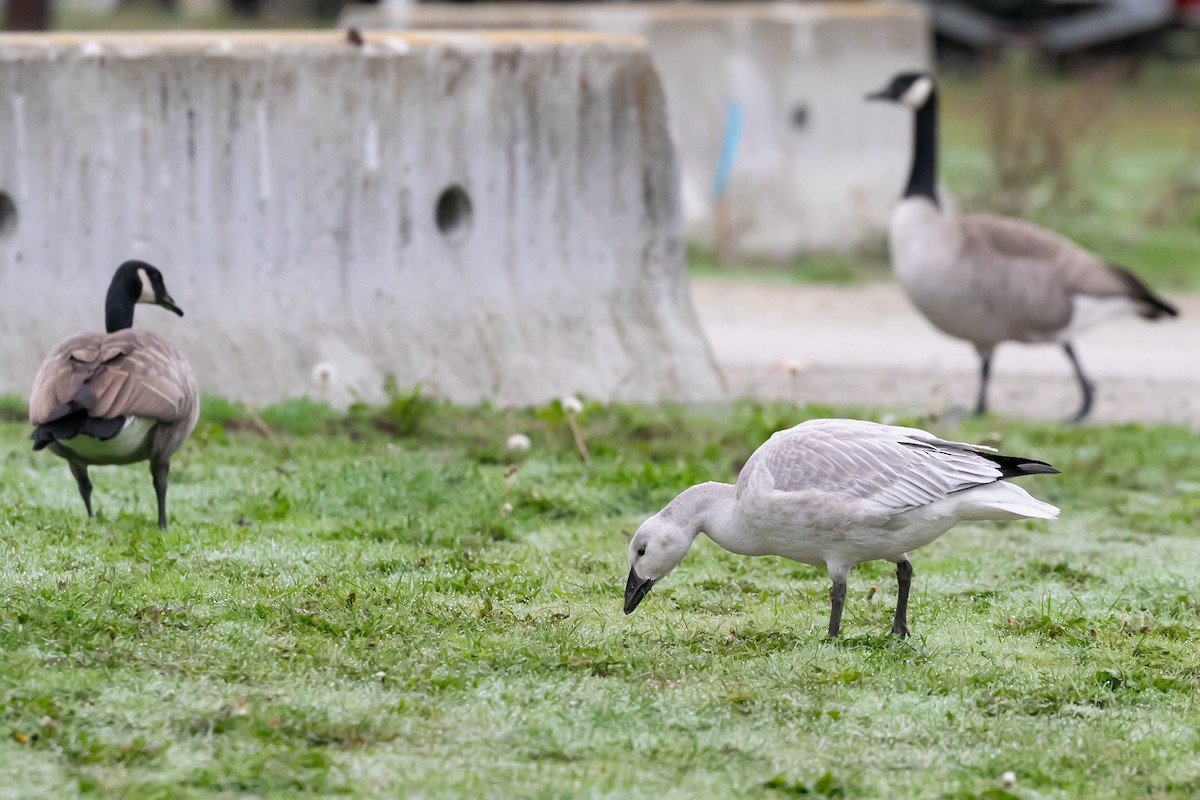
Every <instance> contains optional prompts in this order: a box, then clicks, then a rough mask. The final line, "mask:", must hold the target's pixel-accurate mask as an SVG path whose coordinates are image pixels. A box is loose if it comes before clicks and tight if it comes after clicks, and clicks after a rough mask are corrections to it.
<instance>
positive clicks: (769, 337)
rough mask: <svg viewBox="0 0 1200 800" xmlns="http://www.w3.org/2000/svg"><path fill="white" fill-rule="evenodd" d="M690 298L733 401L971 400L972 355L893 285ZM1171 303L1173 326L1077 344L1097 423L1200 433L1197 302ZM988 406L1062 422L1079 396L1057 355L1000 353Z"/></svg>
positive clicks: (751, 287)
mask: <svg viewBox="0 0 1200 800" xmlns="http://www.w3.org/2000/svg"><path fill="white" fill-rule="evenodd" d="M692 296H693V300H694V302H695V305H696V310H697V312H698V314H699V316H700V321H701V324H702V326H703V328H704V331H705V333H706V334H707V336H708V339H709V342H710V343H711V344H712V348H713V353H714V355H715V356H716V358H717V362H718V363H719V364H720V365H721V368H722V369H723V370H724V372H725V377H726V380H727V381H728V384H729V388H730V390H731V392H732V393H733V394H735V395H738V396H754V397H759V398H764V399H788V400H794V401H799V402H809V403H830V404H836V405H852V406H855V405H856V406H884V407H890V408H896V409H901V410H906V411H913V412H921V413H929V412H932V413H946V412H950V413H954V412H955V411H956V410H959V411H961V410H965V409H967V408H970V407H971V405H972V404H973V403H974V399H975V391H976V386H977V370H978V358H977V357H976V355H975V350H974V348H972V347H971V346H970V345H969V344H966V343H965V342H960V341H958V340H955V339H951V338H949V337H947V336H944V335H942V334H941V333H939V332H938V331H937V330H935V329H934V328H933V327H932V326H931V325H930V324H929V323H927V322H926V321H925V319H924V318H923V317H921V316H920V315H919V314H918V313H917V311H916V310H915V309H913V308H912V306H910V305H909V303H908V301H907V300H906V299H905V297H904V296H903V294H901V292H900V290H899V289H898V288H897V287H895V286H891V285H878V286H866V287H851V288H846V287H834V286H820V285H788V284H774V283H745V282H735V281H726V280H719V279H703V280H698V281H693V284H692ZM1171 300H1172V302H1175V303H1177V305H1178V306H1179V309H1180V313H1181V316H1180V317H1179V318H1178V319H1175V320H1169V321H1166V322H1159V323H1148V322H1145V321H1144V320H1141V319H1140V318H1137V317H1128V318H1121V319H1117V320H1113V321H1110V322H1109V323H1107V324H1105V325H1103V326H1100V327H1097V328H1095V329H1094V330H1092V331H1090V332H1089V333H1087V334H1085V335H1084V336H1083V337H1082V338H1080V339H1079V341H1078V342H1077V345H1076V352H1077V353H1078V354H1079V357H1080V360H1081V361H1082V362H1083V365H1084V368H1085V369H1086V370H1087V372H1088V374H1089V375H1090V376H1091V377H1092V379H1093V381H1095V383H1096V386H1097V396H1096V403H1095V406H1093V410H1092V416H1091V419H1092V420H1095V421H1105V422H1178V423H1185V424H1188V425H1192V426H1200V296H1184V297H1172V298H1171ZM990 400H991V407H992V410H993V411H994V412H995V413H997V414H1001V415H1007V416H1017V417H1026V418H1031V419H1059V418H1066V417H1067V416H1068V415H1069V414H1070V413H1071V412H1073V411H1074V410H1075V408H1076V407H1077V405H1078V403H1079V394H1078V387H1077V385H1076V383H1075V380H1074V378H1073V376H1072V374H1071V368H1070V365H1069V364H1068V362H1067V360H1066V357H1065V356H1064V355H1063V354H1062V351H1061V349H1059V348H1057V347H1054V346H1050V345H1033V346H1029V345H1020V344H1006V345H1003V346H1002V347H1001V348H1000V349H999V350H998V351H997V356H996V358H995V360H994V362H993V370H992V388H991V397H990ZM955 407H958V409H956V408H955Z"/></svg>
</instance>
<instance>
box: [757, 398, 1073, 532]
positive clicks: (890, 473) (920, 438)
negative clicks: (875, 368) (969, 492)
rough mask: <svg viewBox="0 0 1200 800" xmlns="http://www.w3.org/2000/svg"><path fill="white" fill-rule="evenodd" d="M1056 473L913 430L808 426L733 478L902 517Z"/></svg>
mask: <svg viewBox="0 0 1200 800" xmlns="http://www.w3.org/2000/svg"><path fill="white" fill-rule="evenodd" d="M1039 472H1045V473H1054V472H1057V470H1055V469H1054V468H1053V467H1051V466H1050V465H1048V464H1045V463H1043V462H1040V461H1033V460H1030V459H1018V458H1011V457H1009V456H1001V455H998V454H996V453H994V452H993V451H991V449H990V448H986V447H983V446H981V445H971V444H964V443H962V442H950V441H946V440H944V439H939V438H937V437H936V436H934V435H933V434H931V433H927V432H925V431H922V430H918V429H916V428H902V427H896V426H891V425H879V424H876V423H872V422H861V421H858V420H811V421H809V422H805V423H802V424H800V425H797V426H796V427H794V428H791V429H789V430H786V431H781V432H779V433H776V434H775V435H774V436H772V437H771V438H770V439H769V440H768V441H767V442H766V443H765V444H763V446H762V447H760V448H759V449H758V450H757V451H755V453H754V455H752V456H751V457H750V459H749V461H747V462H746V466H745V467H744V468H743V470H742V474H741V476H740V477H739V478H738V489H739V491H741V490H742V489H743V488H744V482H745V481H750V480H754V481H755V482H756V483H757V482H758V481H761V480H762V479H763V477H764V476H765V475H769V476H770V479H771V481H772V484H771V485H770V486H769V487H765V488H771V489H774V490H775V491H777V492H786V493H792V492H795V493H800V492H805V493H807V492H817V493H821V494H823V495H825V496H827V497H840V498H843V499H845V500H849V501H861V502H863V503H865V504H866V505H867V507H869V508H871V509H873V510H874V511H876V512H878V513H883V514H888V515H891V514H899V513H901V512H904V511H908V510H910V509H914V508H918V507H920V506H924V505H928V504H929V503H932V502H934V501H936V500H940V499H942V498H944V497H947V496H948V495H950V494H952V493H954V492H959V491H962V490H964V489H969V488H971V487H974V486H982V485H985V484H989V483H994V482H996V481H999V480H1002V479H1004V478H1007V477H1012V476H1014V475H1026V474H1035V473H1039Z"/></svg>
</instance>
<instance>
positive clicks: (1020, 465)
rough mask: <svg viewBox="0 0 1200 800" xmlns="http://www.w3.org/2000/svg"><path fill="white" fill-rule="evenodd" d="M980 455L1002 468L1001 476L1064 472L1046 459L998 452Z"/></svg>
mask: <svg viewBox="0 0 1200 800" xmlns="http://www.w3.org/2000/svg"><path fill="white" fill-rule="evenodd" d="M980 455H981V456H983V457H984V458H986V459H987V460H988V461H991V462H992V463H993V464H995V465H996V466H998V467H999V468H1000V477H1001V478H1016V477H1020V476H1021V475H1061V474H1062V471H1061V470H1058V469H1056V468H1054V467H1052V466H1050V465H1049V464H1047V463H1046V462H1045V461H1036V460H1034V459H1032V458H1016V457H1014V456H1002V455H999V454H997V453H980Z"/></svg>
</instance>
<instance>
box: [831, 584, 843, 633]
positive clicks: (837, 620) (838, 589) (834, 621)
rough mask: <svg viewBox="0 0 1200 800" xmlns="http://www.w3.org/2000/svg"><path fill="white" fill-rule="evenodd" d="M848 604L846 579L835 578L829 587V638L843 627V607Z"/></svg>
mask: <svg viewBox="0 0 1200 800" xmlns="http://www.w3.org/2000/svg"><path fill="white" fill-rule="evenodd" d="M845 604H846V579H845V578H842V579H841V580H838V579H837V578H835V579H834V581H833V585H831V586H830V587H829V638H831V639H832V638H835V637H836V636H837V635H838V632H839V631H840V630H841V629H842V607H843V606H844V605H845Z"/></svg>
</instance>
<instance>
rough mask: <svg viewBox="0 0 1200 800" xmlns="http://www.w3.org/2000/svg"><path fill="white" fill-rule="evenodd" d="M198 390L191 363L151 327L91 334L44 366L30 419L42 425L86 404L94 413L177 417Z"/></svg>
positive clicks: (104, 416)
mask: <svg viewBox="0 0 1200 800" xmlns="http://www.w3.org/2000/svg"><path fill="white" fill-rule="evenodd" d="M194 393H195V381H194V379H193V377H192V370H191V367H189V366H188V363H187V361H186V360H185V359H184V358H183V356H182V355H181V354H180V353H179V351H178V350H176V349H175V347H174V346H173V345H171V343H170V342H168V341H166V340H165V339H163V338H161V337H159V336H156V335H155V334H153V333H150V332H149V331H141V330H138V331H135V330H124V331H118V332H116V333H111V334H100V333H85V334H80V335H78V336H72V337H71V338H69V339H67V340H65V341H64V342H62V343H61V344H59V345H58V346H57V347H56V348H54V350H53V351H51V353H50V355H49V356H47V357H46V360H45V361H44V362H42V367H41V369H40V370H38V374H37V377H36V378H35V379H34V382H33V392H32V394H31V396H30V400H29V421H30V422H32V423H33V424H34V425H42V424H45V423H47V422H50V421H52V420H55V419H58V418H60V417H63V416H66V415H67V414H70V413H73V412H75V411H78V410H80V409H86V410H87V415H88V416H89V417H98V418H102V419H114V418H117V417H122V416H139V417H148V418H150V419H155V420H158V421H160V422H175V421H177V420H179V419H182V418H183V417H184V416H186V415H187V413H188V411H187V409H188V398H189V397H190V396H191V395H193V394H194Z"/></svg>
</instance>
